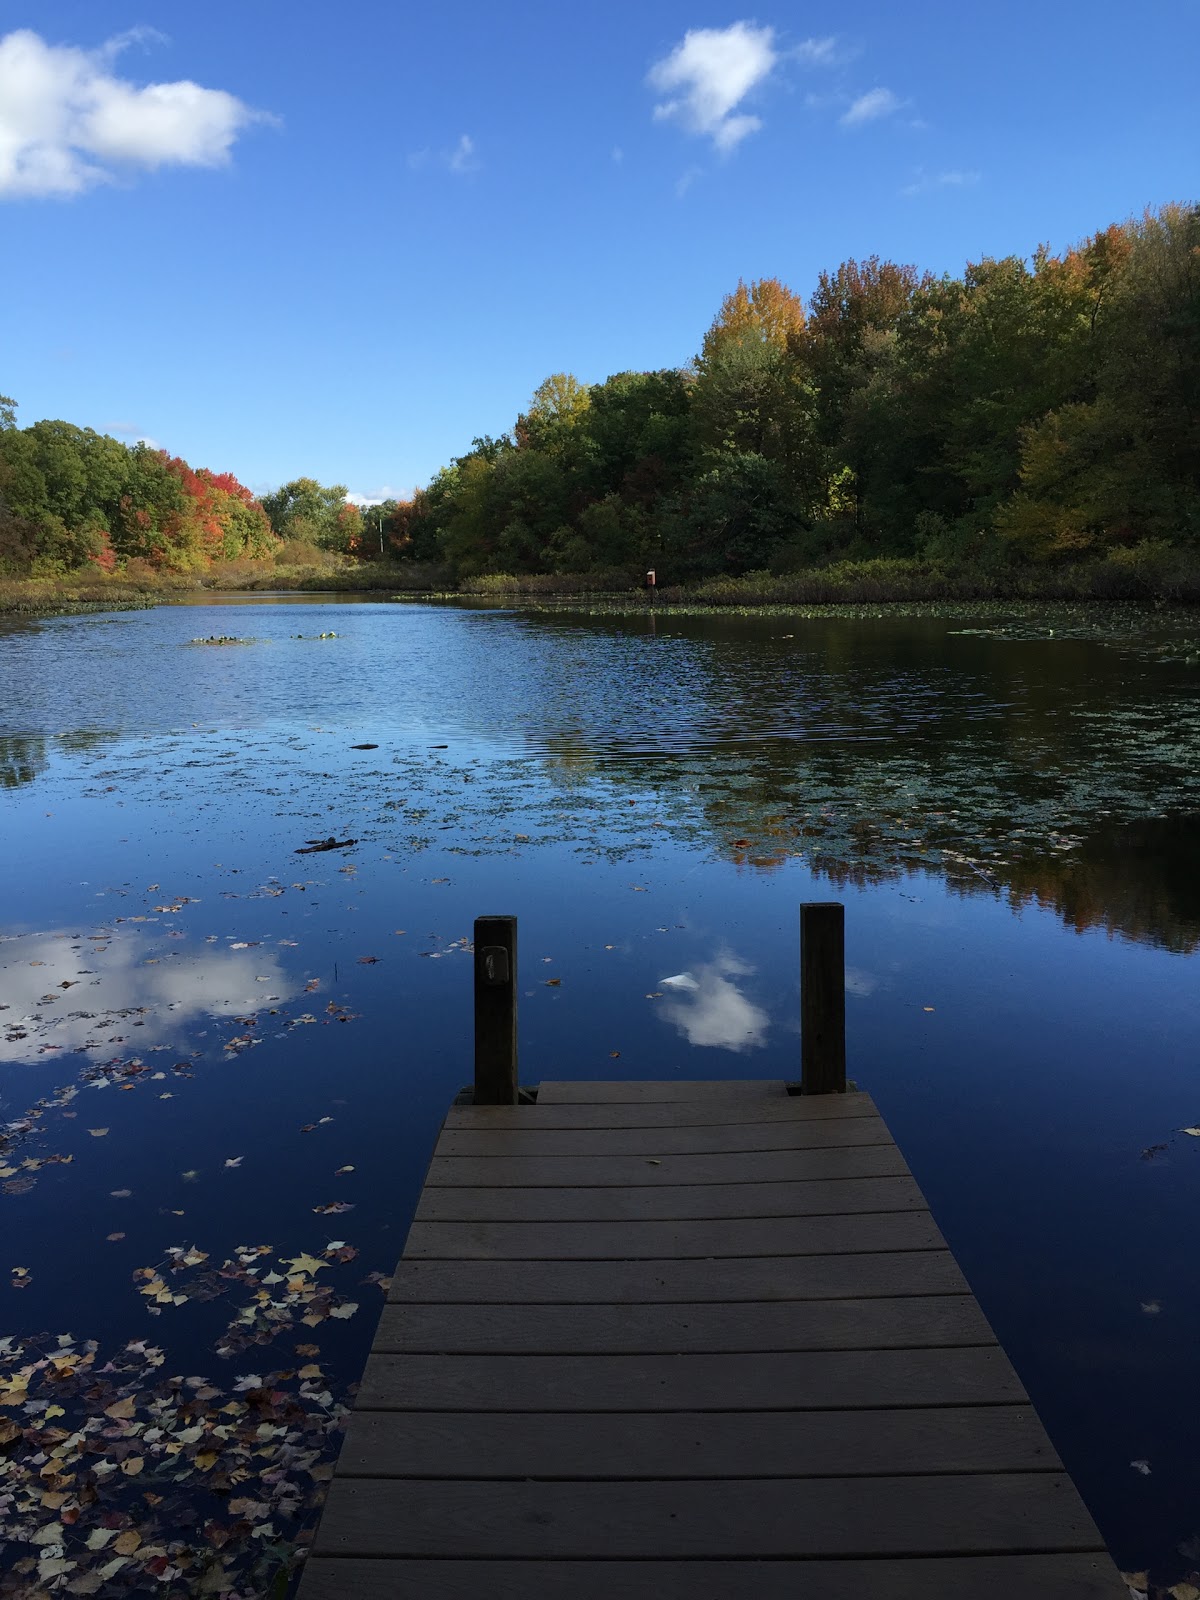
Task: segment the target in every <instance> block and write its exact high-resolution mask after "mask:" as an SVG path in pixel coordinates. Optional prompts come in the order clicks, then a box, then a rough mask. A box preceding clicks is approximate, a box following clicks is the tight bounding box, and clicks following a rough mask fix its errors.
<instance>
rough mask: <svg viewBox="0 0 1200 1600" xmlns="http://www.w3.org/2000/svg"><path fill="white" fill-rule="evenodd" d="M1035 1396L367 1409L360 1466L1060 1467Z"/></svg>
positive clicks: (417, 1474) (879, 1471)
mask: <svg viewBox="0 0 1200 1600" xmlns="http://www.w3.org/2000/svg"><path fill="white" fill-rule="evenodd" d="M1061 1470H1062V1463H1061V1462H1060V1461H1059V1459H1058V1455H1057V1452H1056V1451H1055V1450H1054V1448H1053V1446H1052V1445H1051V1444H1050V1442H1049V1441H1048V1440H1047V1438H1046V1435H1045V1433H1044V1432H1043V1430H1042V1425H1041V1423H1040V1422H1039V1421H1038V1419H1037V1416H1036V1414H1035V1413H1034V1411H1033V1409H1032V1407H1030V1406H1027V1405H1019V1404H1017V1405H1006V1406H984V1407H978V1406H965V1407H957V1408H956V1407H950V1406H947V1407H944V1408H930V1409H928V1410H892V1411H808V1412H805V1413H804V1414H803V1417H802V1418H801V1419H800V1425H797V1418H796V1417H795V1415H793V1413H791V1412H789V1411H755V1412H750V1413H740V1412H723V1411H696V1412H687V1411H677V1412H670V1413H665V1414H664V1413H661V1412H655V1413H648V1414H645V1413H638V1412H585V1413H583V1414H582V1415H578V1414H573V1415H567V1414H564V1413H562V1412H556V1411H535V1412H528V1413H526V1414H524V1415H521V1414H514V1413H513V1412H511V1411H508V1412H478V1413H477V1412H446V1411H413V1412H408V1413H406V1414H405V1415H404V1416H402V1417H399V1416H397V1415H396V1413H395V1412H390V1411H363V1410H359V1411H356V1412H355V1414H354V1416H353V1417H352V1418H351V1421H350V1426H349V1430H348V1431H347V1434H346V1443H345V1447H344V1449H343V1451H342V1459H341V1462H340V1464H339V1471H340V1473H341V1474H342V1475H343V1476H346V1477H353V1478H435V1477H457V1478H532V1477H537V1478H539V1479H540V1478H581V1479H585V1480H586V1479H589V1478H630V1479H633V1478H636V1479H647V1478H650V1479H653V1478H810V1477H818V1478H819V1477H862V1476H872V1475H873V1476H879V1475H885V1476H887V1475H897V1476H898V1475H902V1474H904V1473H911V1472H918V1473H937V1472H1043V1471H1044V1472H1057V1471H1061Z"/></svg>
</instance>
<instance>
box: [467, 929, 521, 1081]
mask: <svg viewBox="0 0 1200 1600" xmlns="http://www.w3.org/2000/svg"><path fill="white" fill-rule="evenodd" d="M516 1103H517V919H516V917H476V918H475V1104H476V1105H477V1106H515V1105H516Z"/></svg>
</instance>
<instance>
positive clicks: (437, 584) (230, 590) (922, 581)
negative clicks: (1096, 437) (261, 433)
mask: <svg viewBox="0 0 1200 1600" xmlns="http://www.w3.org/2000/svg"><path fill="white" fill-rule="evenodd" d="M1106 567H1107V564H1106ZM1118 577H1119V580H1120V581H1116V580H1118ZM1164 579H1166V575H1165V574H1162V573H1154V574H1151V573H1141V572H1138V571H1136V570H1135V569H1132V568H1131V569H1130V570H1129V571H1128V572H1126V573H1122V574H1120V575H1117V574H1114V573H1113V572H1112V570H1111V568H1110V567H1107V570H1102V569H1101V568H1100V567H1098V566H1097V564H1092V565H1090V566H1082V565H1081V566H1077V567H1073V568H1059V569H1057V570H1054V571H1046V570H1038V569H1024V570H1021V571H1018V572H1008V573H1004V574H1003V575H997V576H996V577H995V578H984V577H982V576H981V575H979V574H970V573H951V572H945V571H939V570H937V569H919V568H916V567H914V565H913V564H912V563H908V562H894V563H893V562H862V563H854V564H851V563H843V564H841V565H839V566H837V567H830V568H817V569H812V570H810V571H807V572H803V573H793V574H784V575H781V576H775V575H772V574H769V573H753V574H750V575H749V576H747V577H742V578H716V579H709V580H707V581H705V582H701V583H696V584H689V585H686V586H684V585H680V586H667V585H664V586H662V587H660V588H659V589H658V590H657V592H656V594H655V595H654V596H653V598H652V597H651V595H650V593H649V592H648V591H647V590H646V589H645V588H644V587H642V586H641V585H630V586H629V587H624V588H621V587H617V586H615V585H613V584H612V583H611V582H610V583H609V584H607V585H605V586H603V587H602V586H600V585H597V584H595V583H594V582H593V583H591V584H589V583H588V582H587V579H586V577H584V578H582V579H581V580H579V581H576V580H573V579H572V578H571V577H568V576H566V575H563V574H533V575H530V576H528V577H514V576H509V575H505V574H497V575H488V576H485V577H482V578H474V579H464V580H462V582H461V583H460V584H458V585H454V584H453V582H452V581H450V580H449V579H448V575H446V574H444V573H431V572H430V571H429V569H424V570H421V569H419V568H409V569H406V568H405V567H403V566H391V567H386V568H376V569H372V568H370V567H366V568H345V569H341V570H338V569H334V570H331V571H330V570H320V569H291V570H287V569H285V570H283V571H261V570H255V571H246V570H245V569H244V568H242V569H237V568H235V569H233V570H230V571H224V572H222V571H217V572H209V573H205V574H203V575H202V576H200V575H198V576H195V577H190V576H186V575H183V574H162V575H153V576H152V575H148V574H141V573H139V574H138V575H137V576H136V577H132V578H128V577H125V576H123V575H119V574H116V575H113V576H92V577H86V578H83V577H76V576H74V575H73V576H71V577H60V578H9V579H0V617H10V618H14V619H20V618H23V617H24V618H29V619H30V620H37V619H39V618H47V617H55V616H82V615H89V614H94V613H97V612H104V611H130V610H145V609H148V608H149V607H152V606H156V605H170V604H172V603H181V602H182V603H186V602H189V601H194V600H196V599H198V598H200V597H202V596H211V597H212V598H213V600H219V599H220V598H221V597H223V596H226V595H228V596H234V595H238V596H254V595H259V596H266V595H268V594H298V595H299V594H309V595H317V594H328V595H362V596H364V597H366V596H376V597H378V598H379V599H381V600H387V601H390V602H395V603H403V602H406V601H412V602H423V603H436V604H443V605H465V606H480V607H489V606H517V607H522V608H527V609H533V610H543V609H544V610H576V611H580V610H582V611H588V612H591V613H593V614H597V615H600V614H607V615H641V616H653V615H669V614H670V615H676V616H680V615H708V614H714V615H719V614H726V615H729V614H739V615H752V614H753V615H758V614H761V615H764V616H772V615H778V616H785V615H790V616H797V615H806V614H812V615H821V616H833V615H847V616H869V615H885V614H888V615H897V614H903V615H912V616H920V615H927V616H933V615H938V616H949V615H955V616H979V615H990V616H996V615H1000V614H1003V615H1007V616H1023V615H1029V614H1030V613H1031V612H1032V611H1037V612H1039V613H1046V612H1047V611H1049V610H1050V609H1053V608H1064V607H1065V608H1069V609H1071V610H1072V611H1079V610H1081V609H1085V610H1087V611H1088V612H1090V613H1093V614H1107V613H1112V612H1118V611H1130V610H1136V611H1138V612H1140V613H1160V612H1163V611H1170V612H1176V613H1188V612H1191V613H1193V614H1194V613H1195V611H1196V608H1197V607H1200V572H1197V573H1191V572H1190V571H1189V572H1175V573H1172V574H1171V575H1170V578H1169V580H1167V581H1163V580H1164ZM1155 580H1158V581H1155Z"/></svg>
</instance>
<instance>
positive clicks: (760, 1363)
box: [358, 1345, 1028, 1554]
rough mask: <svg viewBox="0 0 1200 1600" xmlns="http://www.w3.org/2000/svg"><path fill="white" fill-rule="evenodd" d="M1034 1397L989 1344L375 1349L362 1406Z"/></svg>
mask: <svg viewBox="0 0 1200 1600" xmlns="http://www.w3.org/2000/svg"><path fill="white" fill-rule="evenodd" d="M1027 1398H1028V1397H1027V1396H1026V1394H1025V1391H1024V1389H1022V1387H1021V1384H1020V1381H1019V1380H1018V1378H1017V1375H1016V1373H1015V1372H1014V1371H1013V1369H1012V1366H1011V1365H1010V1363H1009V1361H1008V1358H1007V1356H1005V1354H1004V1352H1003V1351H1002V1350H1001V1349H1000V1348H999V1346H998V1345H979V1346H968V1347H965V1348H951V1349H939V1350H838V1351H823V1350H820V1351H811V1352H804V1353H802V1354H787V1355H778V1354H773V1353H763V1354H759V1355H756V1356H755V1357H754V1359H753V1361H747V1360H746V1359H745V1358H744V1357H742V1356H736V1355H639V1356H613V1355H602V1356H569V1355H540V1356H514V1355H488V1356H470V1355H461V1356H441V1355H406V1356H389V1355H372V1356H371V1357H370V1359H369V1360H368V1362H367V1367H366V1372H365V1373H364V1375H363V1381H362V1388H361V1389H360V1391H359V1398H358V1404H359V1406H360V1407H362V1409H364V1410H367V1411H405V1410H412V1411H576V1412H580V1411H806V1410H807V1411H820V1410H834V1411H837V1410H878V1409H881V1408H882V1409H887V1408H890V1407H893V1406H961V1405H1011V1404H1012V1403H1013V1402H1015V1401H1025V1400H1026V1399H1027ZM934 1548H936V1547H934ZM662 1553H663V1554H666V1553H667V1552H665V1551H664V1552H662Z"/></svg>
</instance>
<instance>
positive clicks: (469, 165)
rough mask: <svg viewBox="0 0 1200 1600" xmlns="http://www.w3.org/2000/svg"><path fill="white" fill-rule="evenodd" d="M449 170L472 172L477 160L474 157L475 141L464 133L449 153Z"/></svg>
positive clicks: (477, 163)
mask: <svg viewBox="0 0 1200 1600" xmlns="http://www.w3.org/2000/svg"><path fill="white" fill-rule="evenodd" d="M448 159H449V165H450V171H451V172H474V171H475V168H476V167H477V166H478V165H479V162H478V161H477V160H476V159H475V141H474V139H472V138H471V135H470V134H469V133H464V134H463V135H462V137H461V138H460V139H459V141H458V143H457V144H456V145H455V146H454V149H453V150H451V152H450V155H449V158H448Z"/></svg>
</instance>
